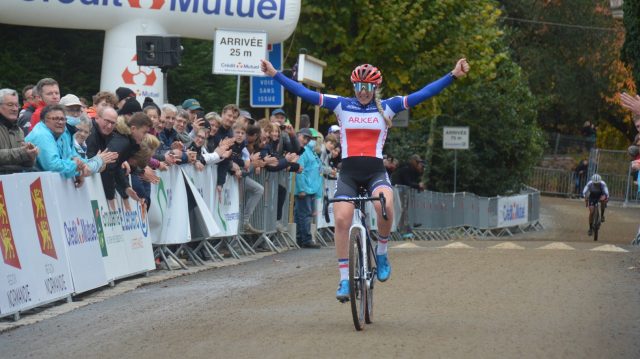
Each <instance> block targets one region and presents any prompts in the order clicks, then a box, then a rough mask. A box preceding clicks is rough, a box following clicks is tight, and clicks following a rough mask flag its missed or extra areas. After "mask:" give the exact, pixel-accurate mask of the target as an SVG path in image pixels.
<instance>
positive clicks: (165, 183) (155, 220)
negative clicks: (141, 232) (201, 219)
mask: <svg viewBox="0 0 640 359" xmlns="http://www.w3.org/2000/svg"><path fill="white" fill-rule="evenodd" d="M157 175H158V177H160V182H159V183H158V184H153V183H152V184H151V207H150V208H149V225H150V228H151V238H152V239H153V244H158V245H160V244H163V245H164V244H181V243H187V242H189V241H191V229H190V228H189V217H188V216H187V215H186V214H187V213H189V208H188V202H187V189H186V187H185V186H186V185H185V183H184V176H183V174H182V171H181V170H180V167H179V166H171V167H169V169H168V170H167V171H158V172H157Z"/></svg>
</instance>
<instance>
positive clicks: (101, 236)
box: [83, 175, 155, 280]
mask: <svg viewBox="0 0 640 359" xmlns="http://www.w3.org/2000/svg"><path fill="white" fill-rule="evenodd" d="M84 186H86V187H87V191H88V193H89V201H88V203H89V207H90V208H91V213H92V217H93V220H94V223H95V226H96V233H97V238H98V241H97V242H98V246H99V253H100V255H101V256H102V260H103V263H104V267H105V271H106V274H107V279H108V280H115V279H118V278H123V277H128V276H131V275H134V274H137V273H141V272H145V271H149V270H153V269H154V268H155V264H154V260H153V249H152V246H151V236H150V233H149V223H148V221H147V215H146V211H145V210H144V208H142V207H141V206H140V205H139V204H138V203H137V202H135V201H133V200H131V199H129V200H126V201H125V200H123V199H122V198H121V197H120V196H118V195H117V194H116V198H115V199H114V200H113V201H112V202H108V201H107V199H106V198H105V195H104V189H103V187H102V180H101V178H100V176H99V175H95V176H91V177H89V178H87V179H86V181H85V184H84V185H83V187H84Z"/></svg>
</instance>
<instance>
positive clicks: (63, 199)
mask: <svg viewBox="0 0 640 359" xmlns="http://www.w3.org/2000/svg"><path fill="white" fill-rule="evenodd" d="M49 181H50V190H51V191H52V196H50V197H48V198H47V199H46V200H45V201H44V203H43V204H42V205H43V208H42V211H43V212H45V213H47V212H48V213H49V218H50V224H51V227H52V229H55V227H61V229H62V233H63V237H62V238H64V244H65V246H66V248H67V254H68V260H69V266H70V269H71V276H72V278H73V286H74V291H75V292H76V293H82V292H86V291H88V290H91V289H95V288H98V287H101V286H103V285H106V284H107V282H108V281H107V273H106V271H105V268H104V265H103V260H102V258H103V257H102V251H101V248H100V237H99V235H98V228H97V226H96V221H95V219H94V217H93V212H92V209H91V199H90V196H89V189H88V187H87V186H84V185H83V186H81V187H80V188H76V187H75V186H74V184H73V182H72V181H70V180H65V179H62V177H60V176H54V177H50V179H49ZM31 187H32V188H33V184H32V186H31ZM34 193H35V192H34V190H32V198H34V197H35V195H34ZM32 203H33V208H34V216H35V219H36V226H37V228H40V227H43V226H42V223H43V222H41V217H40V214H38V213H37V212H38V211H39V210H36V207H37V206H36V203H38V200H33V201H32ZM57 203H64V204H65V208H64V211H60V210H59V207H58V206H57ZM45 207H46V208H45ZM54 216H56V217H54ZM39 232H40V233H45V232H44V231H43V230H40V231H39Z"/></svg>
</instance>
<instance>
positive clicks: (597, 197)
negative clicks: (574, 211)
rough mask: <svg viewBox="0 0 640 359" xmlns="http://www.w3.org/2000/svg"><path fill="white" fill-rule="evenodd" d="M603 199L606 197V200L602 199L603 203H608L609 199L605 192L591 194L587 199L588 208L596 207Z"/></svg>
mask: <svg viewBox="0 0 640 359" xmlns="http://www.w3.org/2000/svg"><path fill="white" fill-rule="evenodd" d="M602 197H604V199H602V201H604V202H605V203H606V202H607V200H608V198H607V196H606V195H605V194H604V193H603V192H589V197H587V206H588V207H593V206H595V205H596V203H598V202H600V201H601V198H602ZM603 204H604V203H603Z"/></svg>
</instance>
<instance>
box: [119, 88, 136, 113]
mask: <svg viewBox="0 0 640 359" xmlns="http://www.w3.org/2000/svg"><path fill="white" fill-rule="evenodd" d="M116 96H118V103H117V104H116V109H121V108H122V106H124V104H125V102H126V101H127V99H129V98H130V97H133V98H135V97H136V93H135V92H133V90H132V89H130V88H128V87H118V89H117V90H116Z"/></svg>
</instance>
